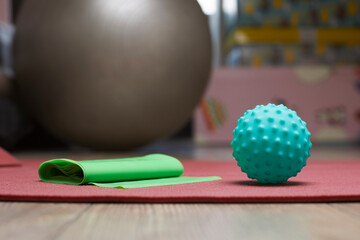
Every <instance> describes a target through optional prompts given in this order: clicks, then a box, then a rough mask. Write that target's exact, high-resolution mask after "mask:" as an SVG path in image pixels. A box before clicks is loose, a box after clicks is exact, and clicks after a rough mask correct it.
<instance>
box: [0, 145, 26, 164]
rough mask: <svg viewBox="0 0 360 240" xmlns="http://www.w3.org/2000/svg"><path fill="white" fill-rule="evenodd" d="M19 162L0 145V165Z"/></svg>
mask: <svg viewBox="0 0 360 240" xmlns="http://www.w3.org/2000/svg"><path fill="white" fill-rule="evenodd" d="M20 165H21V163H20V162H19V161H18V160H17V159H16V158H14V157H13V156H11V155H10V154H9V153H8V152H7V151H5V150H4V149H2V148H1V147H0V167H7V166H20Z"/></svg>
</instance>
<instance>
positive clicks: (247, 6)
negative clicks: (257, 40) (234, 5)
mask: <svg viewBox="0 0 360 240" xmlns="http://www.w3.org/2000/svg"><path fill="white" fill-rule="evenodd" d="M245 14H246V15H250V16H251V15H253V14H254V5H253V3H252V2H246V3H245Z"/></svg>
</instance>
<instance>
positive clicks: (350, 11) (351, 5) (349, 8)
mask: <svg viewBox="0 0 360 240" xmlns="http://www.w3.org/2000/svg"><path fill="white" fill-rule="evenodd" d="M347 12H348V14H349V15H350V16H355V15H356V12H357V4H356V2H354V1H353V2H349V3H348V5H347Z"/></svg>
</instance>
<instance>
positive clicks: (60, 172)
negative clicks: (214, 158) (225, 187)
mask: <svg viewBox="0 0 360 240" xmlns="http://www.w3.org/2000/svg"><path fill="white" fill-rule="evenodd" d="M183 172H184V168H183V166H182V164H181V162H180V161H179V160H178V159H176V158H174V157H172V156H168V155H164V154H150V155H146V156H142V157H132V158H119V159H104V160H85V161H74V160H70V159H54V160H50V161H46V162H44V163H42V164H41V165H40V167H39V177H40V179H41V180H42V181H44V182H52V183H64V184H72V185H83V184H92V185H96V186H99V187H109V188H123V189H127V188H142V187H154V186H166V185H176V184H186V183H196V182H207V181H214V180H220V179H221V178H220V177H216V176H211V177H182V176H181V175H182V174H183Z"/></svg>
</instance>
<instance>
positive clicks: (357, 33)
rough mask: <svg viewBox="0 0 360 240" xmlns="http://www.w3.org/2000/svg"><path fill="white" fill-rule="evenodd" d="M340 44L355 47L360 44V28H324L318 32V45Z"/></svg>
mask: <svg viewBox="0 0 360 240" xmlns="http://www.w3.org/2000/svg"><path fill="white" fill-rule="evenodd" d="M328 44H340V45H348V46H355V45H359V44H360V29H359V28H338V29H336V28H335V29H334V28H322V29H318V32H317V45H318V46H326V45H328Z"/></svg>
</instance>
